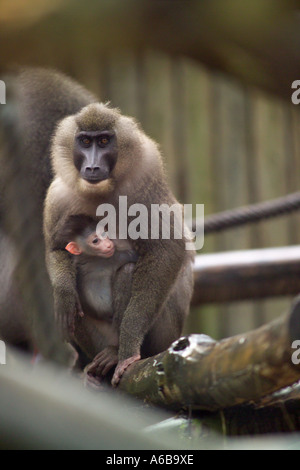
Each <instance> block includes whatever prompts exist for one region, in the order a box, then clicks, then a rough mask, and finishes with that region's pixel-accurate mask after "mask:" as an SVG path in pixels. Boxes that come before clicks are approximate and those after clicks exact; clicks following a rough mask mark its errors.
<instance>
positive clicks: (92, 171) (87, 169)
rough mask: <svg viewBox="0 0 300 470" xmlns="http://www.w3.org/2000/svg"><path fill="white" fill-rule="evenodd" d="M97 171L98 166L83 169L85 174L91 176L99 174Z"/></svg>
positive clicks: (98, 169)
mask: <svg viewBox="0 0 300 470" xmlns="http://www.w3.org/2000/svg"><path fill="white" fill-rule="evenodd" d="M99 171H100V166H87V167H86V169H85V172H86V173H91V174H94V173H99Z"/></svg>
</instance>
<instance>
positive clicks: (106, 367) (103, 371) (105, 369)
mask: <svg viewBox="0 0 300 470" xmlns="http://www.w3.org/2000/svg"><path fill="white" fill-rule="evenodd" d="M116 363H117V362H116V361H115V360H114V359H111V360H110V361H109V362H108V363H107V364H106V366H105V367H104V369H103V370H102V375H106V374H107V373H108V372H109V371H110V369H112V367H114V366H115V365H116Z"/></svg>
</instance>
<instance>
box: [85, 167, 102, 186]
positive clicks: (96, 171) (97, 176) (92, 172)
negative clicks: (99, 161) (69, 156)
mask: <svg viewBox="0 0 300 470" xmlns="http://www.w3.org/2000/svg"><path fill="white" fill-rule="evenodd" d="M84 178H85V179H87V180H88V181H91V182H94V181H95V182H97V181H100V180H101V179H103V175H102V171H101V169H100V167H99V166H87V167H86V168H85V169H84Z"/></svg>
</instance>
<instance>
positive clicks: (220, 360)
mask: <svg viewBox="0 0 300 470" xmlns="http://www.w3.org/2000/svg"><path fill="white" fill-rule="evenodd" d="M297 337H298V338H300V300H299V299H297V300H296V302H295V304H294V306H293V308H292V312H291V315H288V316H283V317H281V318H279V319H277V320H275V321H273V322H271V323H269V324H267V325H264V326H263V327H261V328H258V329H256V330H253V331H251V332H248V333H246V334H243V335H238V336H234V337H231V338H227V339H224V340H222V341H218V342H217V341H214V340H213V339H211V338H209V337H208V336H206V335H190V336H187V337H183V338H180V339H179V340H177V341H175V342H174V343H173V344H172V345H171V347H170V348H169V349H168V350H167V351H165V352H163V353H161V354H158V355H157V356H154V357H152V358H148V359H144V360H142V361H138V362H137V363H135V364H133V365H132V366H131V367H130V368H129V369H128V370H127V371H126V372H125V374H124V376H123V378H122V380H121V382H120V385H119V388H120V389H121V390H123V391H125V392H127V393H130V394H132V395H134V396H135V397H138V398H141V399H143V400H145V401H147V402H150V403H153V404H156V405H161V406H165V407H169V408H172V409H177V410H178V409H180V408H182V407H184V406H187V405H190V406H192V407H194V408H197V409H203V410H210V411H214V410H217V409H223V408H227V407H231V406H235V405H239V404H242V403H246V402H249V401H255V400H258V399H260V398H261V397H263V396H265V395H267V394H270V393H272V392H274V391H276V390H279V389H281V388H283V387H285V386H287V385H289V384H292V383H294V382H296V381H297V380H299V378H300V367H299V365H296V364H294V363H293V362H292V356H293V353H294V352H295V350H294V349H293V348H292V342H293V340H294V338H297Z"/></svg>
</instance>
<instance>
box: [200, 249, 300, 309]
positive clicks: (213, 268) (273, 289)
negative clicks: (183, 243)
mask: <svg viewBox="0 0 300 470" xmlns="http://www.w3.org/2000/svg"><path fill="white" fill-rule="evenodd" d="M194 275H195V287H194V295H193V299H192V305H200V304H205V303H214V302H229V301H236V300H246V299H259V298H265V297H274V296H284V295H295V294H298V293H299V292H300V246H289V247H282V248H265V249H258V250H243V251H234V252H224V253H216V254H205V255H199V256H197V257H196V260H195V267H194Z"/></svg>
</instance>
